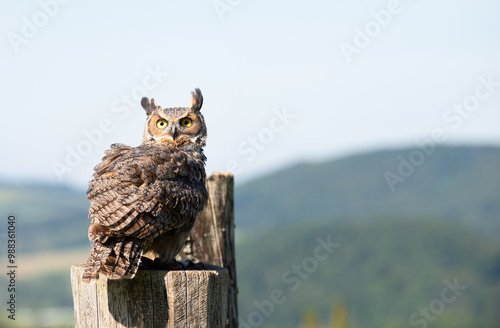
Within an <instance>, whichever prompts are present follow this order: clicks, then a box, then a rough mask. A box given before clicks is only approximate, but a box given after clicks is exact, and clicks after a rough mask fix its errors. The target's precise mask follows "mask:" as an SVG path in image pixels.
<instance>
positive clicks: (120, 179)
mask: <svg viewBox="0 0 500 328" xmlns="http://www.w3.org/2000/svg"><path fill="white" fill-rule="evenodd" d="M205 160H206V158H205V156H204V155H203V153H202V152H201V151H183V150H180V149H177V148H173V147H169V146H167V145H164V144H159V143H144V144H142V145H140V146H138V147H133V148H132V147H128V146H125V145H122V144H113V145H112V146H111V149H110V150H107V151H106V155H105V157H104V158H103V161H102V162H101V163H100V164H98V165H97V166H96V167H95V173H94V175H93V179H92V180H91V181H90V183H89V189H88V191H87V198H88V200H89V201H90V202H91V207H90V210H89V217H92V223H91V230H92V224H94V225H98V227H95V226H94V227H93V230H92V231H90V230H89V234H92V233H93V234H94V235H107V236H113V235H115V236H134V237H137V238H141V239H142V238H144V239H149V238H155V237H156V236H157V235H159V234H162V233H164V232H166V231H169V230H172V229H181V230H184V229H190V228H191V226H192V224H193V223H194V219H195V218H196V216H197V215H198V213H199V212H200V211H201V210H202V209H203V207H204V205H205V202H206V198H207V190H206V187H205V169H204V163H205ZM95 237H96V236H94V238H93V239H95Z"/></svg>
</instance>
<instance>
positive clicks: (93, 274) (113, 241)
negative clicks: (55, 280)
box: [82, 237, 144, 283]
mask: <svg viewBox="0 0 500 328" xmlns="http://www.w3.org/2000/svg"><path fill="white" fill-rule="evenodd" d="M143 249H144V242H142V241H141V240H139V239H137V238H134V237H122V238H110V237H104V238H101V239H98V240H96V241H95V243H94V246H93V247H92V250H91V251H90V256H89V258H88V260H87V266H86V267H85V271H84V273H83V277H82V281H83V282H86V283H90V282H93V281H96V280H97V279H99V273H102V274H104V275H105V276H107V277H108V279H132V278H134V276H135V274H136V272H137V268H138V267H139V262H140V259H141V256H142V252H143Z"/></svg>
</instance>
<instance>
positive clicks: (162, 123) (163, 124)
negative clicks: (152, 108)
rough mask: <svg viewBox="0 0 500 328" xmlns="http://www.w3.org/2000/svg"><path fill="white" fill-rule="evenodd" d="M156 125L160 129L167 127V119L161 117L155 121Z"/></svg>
mask: <svg viewBox="0 0 500 328" xmlns="http://www.w3.org/2000/svg"><path fill="white" fill-rule="evenodd" d="M156 127H157V128H158V129H160V130H163V129H165V128H166V127H167V121H166V120H163V119H161V120H158V121H156Z"/></svg>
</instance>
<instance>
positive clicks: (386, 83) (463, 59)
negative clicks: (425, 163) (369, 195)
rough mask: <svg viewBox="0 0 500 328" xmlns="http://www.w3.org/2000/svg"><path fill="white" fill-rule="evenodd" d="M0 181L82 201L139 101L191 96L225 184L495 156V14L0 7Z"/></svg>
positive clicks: (144, 5) (246, 4) (392, 8)
mask: <svg viewBox="0 0 500 328" xmlns="http://www.w3.org/2000/svg"><path fill="white" fill-rule="evenodd" d="M1 7H2V8H1V9H2V10H0V35H1V41H0V52H1V53H2V60H1V61H0V69H1V72H2V74H1V76H0V89H1V90H2V91H1V92H2V97H1V99H2V116H1V120H0V134H1V135H0V137H1V147H2V148H1V151H2V154H3V156H2V164H1V165H2V166H1V167H2V169H1V171H0V179H9V180H14V181H21V180H22V181H25V182H26V181H37V182H40V181H44V182H53V183H65V184H70V185H73V186H76V187H79V188H86V185H87V182H88V181H89V179H90V177H91V175H92V173H93V167H94V166H95V165H96V164H98V163H99V161H100V160H101V158H102V157H103V155H104V151H105V150H106V149H108V148H109V146H110V145H111V144H112V143H116V142H119V143H125V144H128V145H132V146H136V145H139V144H140V142H141V140H142V133H143V126H144V123H145V119H146V114H145V112H144V110H143V109H142V107H141V106H140V99H141V98H142V97H143V96H147V97H149V98H154V99H155V100H156V101H157V103H158V104H159V105H161V106H162V107H174V106H188V104H189V101H190V97H191V95H190V92H191V91H192V90H193V89H194V88H196V87H199V88H200V89H201V91H202V92H203V95H204V105H203V108H202V113H203V114H204V116H205V119H206V123H207V127H208V140H207V147H206V149H205V153H206V155H207V157H208V161H207V170H208V171H220V172H224V171H231V172H233V173H235V177H236V182H237V183H240V182H244V181H248V180H249V179H252V178H255V177H258V176H261V175H264V174H268V173H270V172H274V171H276V170H279V169H282V168H284V167H288V166H290V165H293V164H295V163H300V162H314V161H324V160H329V159H335V158H341V157H344V156H349V155H351V154H356V153H362V152H368V151H376V150H379V149H387V148H398V147H417V146H418V145H420V144H427V145H428V144H430V143H432V144H435V145H438V144H443V145H450V144H464V143H465V144H488V145H500V128H499V122H500V111H499V107H500V42H499V41H500V33H498V31H500V20H499V19H498V17H499V14H500V2H498V1H493V0H480V1H477V0H476V1H472V0H471V1H464V0H453V1H452V0H442V1H430V0H401V1H397V0H390V1H385V0H382V1H379V0H377V1H365V0H360V1H352V0H351V1H346V0H344V1H326V0H324V1H322V0H318V1H312V2H304V1H284V0H283V1H262V0H253V1H245V0H203V1H201V0H193V1H180V0H176V1H153V0H151V1H144V2H139V1H102V2H98V1H76V0H40V1H27V0H26V1H3V2H2V4H1Z"/></svg>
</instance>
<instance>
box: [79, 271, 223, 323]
mask: <svg viewBox="0 0 500 328" xmlns="http://www.w3.org/2000/svg"><path fill="white" fill-rule="evenodd" d="M84 267H85V266H84V265H83V264H81V265H75V266H72V267H71V285H72V289H73V300H74V304H75V327H82V328H83V327H85V328H88V327H96V328H108V327H109V328H115V327H144V328H151V327H168V328H181V327H182V328H183V327H224V326H225V321H226V318H227V291H228V270H227V269H225V268H221V267H216V266H205V267H204V268H203V270H170V271H167V270H139V271H138V273H137V275H136V276H135V278H134V279H130V280H126V279H122V280H109V279H107V278H106V277H105V276H102V275H101V277H100V278H99V280H98V281H97V283H90V284H88V283H84V282H82V280H81V279H82V275H83V272H84Z"/></svg>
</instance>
